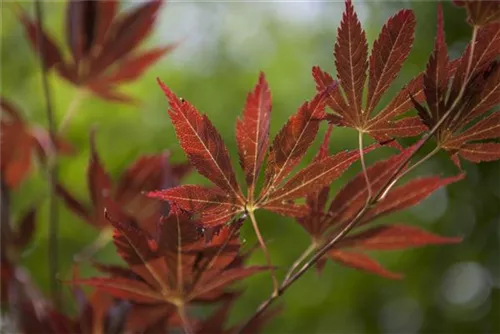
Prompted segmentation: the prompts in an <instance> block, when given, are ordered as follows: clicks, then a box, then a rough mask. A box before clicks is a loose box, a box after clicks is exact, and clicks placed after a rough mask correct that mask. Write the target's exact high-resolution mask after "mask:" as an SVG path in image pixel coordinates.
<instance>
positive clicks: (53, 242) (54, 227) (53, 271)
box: [34, 0, 60, 306]
mask: <svg viewBox="0 0 500 334" xmlns="http://www.w3.org/2000/svg"><path fill="white" fill-rule="evenodd" d="M34 3H35V12H36V17H37V22H38V27H37V29H38V32H39V33H40V34H41V33H42V32H43V8H42V2H41V1H37V0H34ZM44 41H45V40H44V39H43V38H39V39H38V48H39V50H40V56H41V60H40V65H41V68H42V85H43V93H44V96H45V103H46V112H47V121H48V124H49V134H50V139H51V143H50V145H51V148H52V149H51V150H50V152H49V154H48V157H47V169H48V183H49V188H50V189H49V254H48V255H49V261H48V262H49V268H50V269H49V270H50V277H49V278H50V287H51V291H52V298H53V300H54V304H55V305H56V306H58V305H59V304H60V291H59V281H58V280H57V277H56V276H57V272H58V262H59V254H58V229H59V222H58V218H59V215H58V212H57V197H56V185H57V174H58V171H57V150H56V148H55V143H56V135H57V130H56V125H55V121H54V113H53V110H52V100H51V97H50V87H49V80H48V69H47V66H46V62H45V58H46V50H45V43H44Z"/></svg>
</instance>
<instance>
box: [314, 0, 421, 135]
mask: <svg viewBox="0 0 500 334" xmlns="http://www.w3.org/2000/svg"><path fill="white" fill-rule="evenodd" d="M415 23H416V22H415V15H414V14H413V12H412V11H411V10H406V9H405V10H401V11H399V12H398V13H397V14H396V15H394V16H393V17H391V18H390V19H389V20H388V21H387V23H386V24H385V25H384V27H383V28H382V31H381V33H380V35H379V36H378V38H377V40H376V41H375V43H374V45H373V49H372V52H371V55H370V58H369V59H368V45H367V42H366V35H365V32H364V30H363V29H362V27H361V23H360V21H359V19H358V17H357V15H356V12H355V11H354V7H353V5H352V3H351V1H350V0H349V1H346V9H345V12H344V14H343V16H342V22H341V24H340V27H339V29H338V32H337V42H336V44H335V50H334V56H335V66H336V68H337V76H338V79H339V81H340V87H341V88H342V90H340V89H337V90H329V92H330V94H329V97H328V99H327V104H328V106H329V107H330V108H331V109H332V110H333V112H334V113H333V114H328V115H327V116H326V118H327V119H328V120H329V121H330V122H331V123H333V124H336V125H339V126H346V127H351V128H354V129H356V130H358V131H359V132H361V133H366V134H368V135H370V136H372V137H373V138H375V139H376V140H378V141H379V142H385V141H388V140H391V139H392V138H394V137H411V136H416V135H418V134H420V133H421V132H423V131H425V130H426V127H425V126H424V125H423V124H422V122H421V121H420V120H419V118H418V117H405V118H398V117H399V116H401V115H402V114H404V113H406V112H407V111H409V110H411V109H412V108H413V105H412V103H411V99H410V97H409V94H410V93H411V94H413V95H414V98H415V99H417V100H421V99H422V98H423V92H422V87H421V86H422V76H421V75H420V76H418V77H416V78H415V79H413V80H412V81H410V82H409V83H408V84H407V85H406V86H405V87H404V88H403V89H402V90H401V91H400V92H399V94H398V95H396V97H394V98H393V99H392V101H391V102H390V103H389V104H387V106H386V107H384V108H383V109H382V110H381V111H380V112H378V113H377V114H376V115H374V112H375V111H376V107H377V105H378V104H379V102H380V99H381V97H382V96H383V94H384V93H385V92H386V90H387V89H388V88H389V86H390V85H391V83H392V82H393V81H394V79H395V78H396V76H397V75H398V73H399V71H400V70H401V67H402V65H403V63H404V61H405V60H406V58H407V57H408V55H409V53H410V50H411V46H412V43H413V37H414V30H415ZM367 71H368V73H367ZM367 74H368V92H367V98H366V103H363V96H364V94H365V83H366V81H367ZM313 77H314V80H315V81H316V88H317V90H318V91H323V90H324V89H325V87H327V86H328V85H330V84H331V83H332V82H333V81H334V80H333V78H332V77H331V76H330V75H329V74H328V73H326V72H324V71H323V70H321V69H320V68H319V67H314V68H313Z"/></svg>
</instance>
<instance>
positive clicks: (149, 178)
mask: <svg viewBox="0 0 500 334" xmlns="http://www.w3.org/2000/svg"><path fill="white" fill-rule="evenodd" d="M169 156H170V154H169V153H168V152H164V153H161V154H157V155H144V156H141V157H140V158H139V159H138V160H136V161H135V162H134V163H133V164H132V165H130V166H129V167H128V169H126V170H125V172H124V173H123V174H122V175H121V176H120V178H119V179H118V181H117V182H116V184H115V183H114V182H113V181H112V179H111V177H110V176H109V174H108V173H107V171H106V170H105V168H104V166H103V164H102V163H101V159H100V158H99V155H98V153H97V149H96V143H95V131H92V132H91V135H90V159H89V165H88V169H87V182H88V189H89V194H90V199H91V206H90V208H89V207H88V206H87V205H85V204H84V203H82V202H81V201H80V200H78V199H77V198H76V197H75V196H74V195H72V194H71V192H70V191H69V190H67V189H66V188H65V187H64V186H62V185H61V184H58V185H57V188H56V189H57V194H58V195H59V196H60V197H61V198H62V199H63V200H64V203H65V204H66V206H67V207H68V208H69V209H70V210H71V211H72V212H73V213H75V214H76V215H78V216H79V217H80V218H82V219H83V220H84V221H85V222H87V223H88V224H90V225H92V226H94V227H96V228H98V229H100V230H101V234H100V236H99V237H98V238H97V239H96V241H95V243H94V244H92V245H90V246H89V248H87V249H86V250H84V252H83V253H82V254H80V255H81V256H83V257H84V258H86V257H88V256H89V255H91V254H93V253H94V252H95V251H97V250H98V249H100V248H101V247H102V246H104V245H105V244H106V243H107V242H108V241H109V240H110V239H111V236H112V231H113V228H112V226H111V224H110V223H109V221H108V220H107V219H106V218H105V217H104V211H105V209H106V207H107V206H109V205H110V202H113V204H111V205H118V206H119V207H120V208H121V209H122V210H124V211H125V212H126V213H128V214H130V215H132V216H133V217H134V218H135V219H137V220H138V221H140V222H141V223H142V224H143V225H142V226H141V227H142V228H145V229H147V230H148V231H150V232H151V231H154V230H155V228H156V224H157V221H158V219H159V218H160V217H161V216H162V215H165V214H168V206H165V205H164V204H162V203H159V202H158V201H155V200H152V199H150V198H148V197H147V196H145V195H143V193H142V192H143V191H151V190H153V189H159V188H160V189H162V188H163V189H166V188H170V187H173V186H177V185H178V184H179V182H180V180H181V179H182V178H183V177H184V176H185V175H186V174H187V173H189V172H190V170H191V166H190V165H189V164H187V163H180V164H170V163H169V161H168V159H169Z"/></svg>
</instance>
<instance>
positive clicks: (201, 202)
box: [149, 74, 359, 226]
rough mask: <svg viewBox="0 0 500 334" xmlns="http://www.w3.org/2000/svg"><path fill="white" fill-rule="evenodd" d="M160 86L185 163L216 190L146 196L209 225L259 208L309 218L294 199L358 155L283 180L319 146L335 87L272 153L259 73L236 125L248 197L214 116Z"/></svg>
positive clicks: (294, 120) (280, 137) (284, 132)
mask: <svg viewBox="0 0 500 334" xmlns="http://www.w3.org/2000/svg"><path fill="white" fill-rule="evenodd" d="M160 85H161V87H162V89H163V90H164V92H165V94H166V96H167V98H168V100H169V103H170V109H169V115H170V117H171V118H172V122H173V124H174V128H175V130H176V133H177V137H178V139H179V141H180V143H181V146H182V147H183V149H184V151H185V152H186V154H187V156H188V159H189V160H190V162H191V163H192V165H193V166H194V167H195V168H196V169H197V170H198V171H199V172H200V174H202V175H204V176H205V177H207V178H208V179H209V180H210V181H212V182H213V183H214V184H215V186H216V187H214V188H208V187H200V186H192V185H186V186H180V187H176V188H172V189H168V190H163V191H155V192H150V193H149V196H150V197H155V198H160V199H163V200H167V201H172V202H175V203H176V205H179V206H180V207H181V208H182V209H184V210H187V211H189V212H194V213H196V214H199V215H200V219H201V222H202V224H204V225H205V226H217V225H220V224H223V223H225V222H228V221H230V220H231V219H232V218H233V217H235V216H237V215H241V214H246V213H249V212H253V211H254V210H257V209H259V208H264V209H267V210H270V211H274V212H276V213H279V214H284V215H288V216H301V215H304V214H306V213H307V212H306V211H307V208H306V207H305V206H303V205H298V204H293V201H294V200H296V199H298V198H302V197H305V196H306V195H307V194H309V193H311V192H315V189H316V188H317V187H321V186H325V185H329V184H330V183H331V182H332V181H333V180H334V179H336V178H338V177H339V176H340V175H341V174H342V173H343V172H344V171H345V170H346V169H347V168H349V166H350V165H351V164H352V163H354V162H355V161H356V160H357V159H358V158H359V153H358V152H357V151H356V152H342V153H339V154H338V155H335V156H325V157H324V159H321V160H320V161H315V162H314V163H312V164H311V165H309V166H307V167H306V168H304V169H302V170H301V171H299V172H298V173H297V174H296V175H295V176H293V177H291V178H289V179H288V181H286V179H287V178H288V177H289V175H290V173H291V171H292V170H293V169H294V168H295V167H296V166H297V164H298V163H299V162H300V160H301V159H302V157H303V156H304V154H305V153H306V151H307V149H308V148H309V146H310V145H311V144H312V142H313V141H314V139H315V137H316V134H317V132H318V129H319V122H320V120H321V119H322V118H324V106H325V98H326V94H327V91H329V90H331V89H333V90H335V86H334V85H333V86H331V87H328V88H327V89H325V92H322V93H319V94H317V95H316V96H315V97H314V98H313V99H312V101H311V102H306V103H304V104H303V105H302V106H301V107H300V108H299V110H298V112H297V113H296V114H295V115H293V116H291V117H290V119H289V120H288V122H287V123H286V124H285V125H284V126H283V128H282V129H281V131H280V132H279V133H278V134H277V135H276V137H275V139H274V140H273V142H272V144H271V146H270V148H269V149H268V146H269V145H268V143H269V139H268V138H269V122H270V113H271V97H270V93H269V88H268V85H267V82H266V80H265V77H264V74H261V75H260V77H259V81H258V83H257V85H256V87H255V89H254V90H253V91H252V92H251V93H250V94H249V95H248V98H247V102H246V105H245V110H244V114H243V118H242V119H240V120H239V121H238V123H237V141H238V148H239V150H238V151H239V154H240V162H241V165H242V168H243V170H244V171H245V179H246V183H247V191H246V194H245V193H243V191H242V190H241V188H240V186H239V184H238V182H237V180H236V177H235V173H234V171H233V169H232V165H231V162H230V158H229V154H228V151H227V149H226V147H225V145H224V143H223V141H222V138H221V136H220V135H219V134H218V132H217V131H216V129H215V128H214V127H213V125H212V123H211V122H210V121H209V119H208V118H207V117H206V116H205V115H202V114H200V113H199V112H198V111H197V110H196V109H195V107H194V106H193V105H191V104H190V103H189V102H187V101H185V100H184V99H180V98H178V97H177V96H176V95H175V94H174V93H173V92H172V91H171V90H170V89H169V88H168V87H166V86H165V85H164V84H163V83H161V82H160ZM266 155H267V163H266V168H265V171H264V174H265V181H264V185H263V188H262V189H261V190H260V192H259V193H254V189H255V187H256V182H257V179H258V172H259V169H260V167H261V165H262V161H263V160H264V158H265V156H266ZM285 181H286V182H285Z"/></svg>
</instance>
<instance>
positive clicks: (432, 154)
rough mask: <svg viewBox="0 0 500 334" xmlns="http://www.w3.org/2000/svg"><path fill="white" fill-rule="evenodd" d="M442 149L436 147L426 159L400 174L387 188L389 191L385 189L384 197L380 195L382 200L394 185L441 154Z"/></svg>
mask: <svg viewBox="0 0 500 334" xmlns="http://www.w3.org/2000/svg"><path fill="white" fill-rule="evenodd" d="M440 149H441V147H440V146H439V145H437V146H436V147H434V149H433V150H432V151H431V152H429V153H427V154H426V155H425V157H423V158H422V159H420V160H418V161H417V162H415V163H414V164H413V165H411V166H410V167H408V168H407V169H405V170H404V172H402V173H401V174H399V176H398V177H396V178H395V179H394V180H393V181H392V182H391V184H390V185H389V186H388V187H387V189H385V191H384V192H383V193H382V195H380V200H382V199H384V198H385V196H387V194H388V193H389V191H391V189H392V187H394V185H395V184H396V183H397V182H398V181H399V180H401V179H402V178H403V177H404V176H405V175H407V174H409V173H410V172H411V171H413V170H415V168H417V167H418V166H420V165H421V164H423V163H424V162H426V161H427V160H429V159H430V158H432V157H433V156H434V155H435V154H436V153H438V152H439V150H440Z"/></svg>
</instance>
